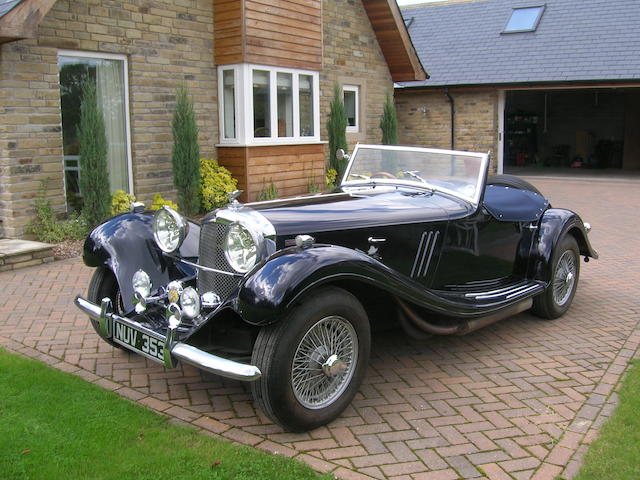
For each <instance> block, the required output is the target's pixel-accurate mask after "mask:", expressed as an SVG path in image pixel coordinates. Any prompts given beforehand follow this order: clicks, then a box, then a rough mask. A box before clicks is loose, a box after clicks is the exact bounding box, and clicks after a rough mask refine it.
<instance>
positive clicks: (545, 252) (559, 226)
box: [530, 208, 598, 282]
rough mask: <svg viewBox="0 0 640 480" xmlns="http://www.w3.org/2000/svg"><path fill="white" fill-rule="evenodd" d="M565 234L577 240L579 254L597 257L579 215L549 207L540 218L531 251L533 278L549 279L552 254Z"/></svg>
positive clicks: (547, 280) (548, 280) (545, 280)
mask: <svg viewBox="0 0 640 480" xmlns="http://www.w3.org/2000/svg"><path fill="white" fill-rule="evenodd" d="M565 235H573V237H574V238H575V239H576V242H578V248H579V249H580V255H583V256H584V257H585V258H593V259H597V258H598V252H597V251H596V250H595V249H594V248H593V247H592V246H591V242H590V241H589V236H588V232H587V230H586V228H585V226H584V222H583V221H582V219H581V218H580V216H579V215H578V214H577V213H575V212H572V211H570V210H564V209H560V208H550V209H548V210H547V211H546V212H545V213H544V215H543V216H542V218H541V219H540V223H539V225H538V238H537V241H536V242H535V243H534V247H533V249H532V251H531V257H530V261H531V274H532V277H533V278H534V279H536V280H541V281H544V282H550V281H551V273H552V272H551V268H552V265H551V262H552V259H553V254H554V252H555V250H556V247H557V246H558V244H559V243H560V241H561V239H562V238H563V237H564V236H565Z"/></svg>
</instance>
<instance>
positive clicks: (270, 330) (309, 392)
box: [252, 288, 371, 431]
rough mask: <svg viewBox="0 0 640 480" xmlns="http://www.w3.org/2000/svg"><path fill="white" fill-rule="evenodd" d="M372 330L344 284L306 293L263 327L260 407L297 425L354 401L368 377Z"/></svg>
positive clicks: (327, 416)
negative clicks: (281, 318)
mask: <svg viewBox="0 0 640 480" xmlns="http://www.w3.org/2000/svg"><path fill="white" fill-rule="evenodd" d="M370 342H371V334H370V328H369V321H368V319H367V315H366V313H365V311H364V309H363V308H362V305H361V304H360V302H358V300H357V299H356V298H355V297H354V296H353V295H351V294H350V293H348V292H346V291H345V290H342V289H340V288H326V289H323V290H321V291H319V292H318V293H316V294H314V295H312V296H310V297H308V298H306V299H305V300H304V301H303V302H302V303H300V304H299V305H297V306H296V307H295V308H294V309H293V310H292V312H291V314H290V315H289V316H288V318H287V319H285V320H284V321H282V322H279V323H278V324H276V325H273V326H269V327H265V328H263V329H262V330H261V331H260V332H259V334H258V338H257V340H256V343H255V346H254V350H253V357H252V361H253V364H254V365H257V366H258V367H259V368H260V369H261V371H262V377H261V378H260V380H258V381H256V382H254V383H252V391H253V396H254V399H255V401H256V403H257V405H258V407H259V408H260V409H261V410H262V411H263V412H264V413H265V414H267V415H268V416H269V417H270V418H271V419H272V420H273V421H275V422H276V423H279V424H280V425H282V426H283V427H284V428H285V429H287V430H291V431H306V430H311V429H313V428H316V427H319V426H321V425H324V424H326V423H329V422H330V421H332V420H333V419H335V418H336V417H338V415H340V413H341V412H342V411H343V410H344V409H345V408H346V407H347V406H348V405H349V403H350V402H351V400H352V399H353V397H354V395H355V394H356V392H357V391H358V387H359V386H360V383H361V382H362V378H363V377H364V374H365V371H366V368H367V363H368V359H369V346H370Z"/></svg>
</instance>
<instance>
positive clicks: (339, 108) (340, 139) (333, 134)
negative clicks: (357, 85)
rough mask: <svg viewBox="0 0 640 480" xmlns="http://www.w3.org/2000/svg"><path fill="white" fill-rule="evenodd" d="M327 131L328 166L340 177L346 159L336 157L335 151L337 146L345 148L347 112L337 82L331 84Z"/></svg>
mask: <svg viewBox="0 0 640 480" xmlns="http://www.w3.org/2000/svg"><path fill="white" fill-rule="evenodd" d="M327 132H328V135H329V166H330V167H331V168H333V169H334V170H335V171H336V172H338V177H337V178H342V174H343V173H344V169H345V168H346V166H347V161H346V160H345V159H342V160H340V159H338V158H337V157H336V151H337V150H338V149H339V148H342V149H343V150H345V151H346V150H347V133H346V132H347V112H346V111H345V108H344V100H343V94H342V87H341V86H340V85H339V84H338V83H335V84H334V85H333V100H331V104H330V107H329V120H328V121H327Z"/></svg>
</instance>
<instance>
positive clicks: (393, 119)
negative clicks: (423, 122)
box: [380, 93, 398, 145]
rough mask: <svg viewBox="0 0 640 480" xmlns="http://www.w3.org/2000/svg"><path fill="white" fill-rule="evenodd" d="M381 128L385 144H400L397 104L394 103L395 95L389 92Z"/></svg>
mask: <svg viewBox="0 0 640 480" xmlns="http://www.w3.org/2000/svg"><path fill="white" fill-rule="evenodd" d="M380 130H382V144H383V145H397V144H398V117H397V115H396V106H395V104H394V103H393V97H392V96H391V95H390V94H389V93H387V99H386V101H385V102H384V108H383V110H382V118H381V119H380Z"/></svg>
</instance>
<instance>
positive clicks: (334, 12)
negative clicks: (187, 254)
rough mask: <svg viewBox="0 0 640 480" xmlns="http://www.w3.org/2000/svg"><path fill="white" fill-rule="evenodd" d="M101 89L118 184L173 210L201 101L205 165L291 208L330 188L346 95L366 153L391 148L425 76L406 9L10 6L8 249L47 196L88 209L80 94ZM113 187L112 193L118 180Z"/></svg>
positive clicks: (353, 129) (108, 3) (311, 4)
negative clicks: (382, 122)
mask: <svg viewBox="0 0 640 480" xmlns="http://www.w3.org/2000/svg"><path fill="white" fill-rule="evenodd" d="M87 76H88V77H89V78H90V79H92V81H95V82H96V87H97V90H98V97H99V102H100V103H101V106H102V109H103V112H104V116H105V124H106V131H107V138H108V142H109V159H108V163H109V172H110V173H109V185H110V189H111V190H112V191H115V190H116V189H123V190H126V191H129V192H131V193H134V194H135V195H136V196H137V197H138V199H140V200H143V201H149V200H150V198H151V196H152V194H154V193H157V192H159V193H161V194H162V195H163V196H165V198H166V197H168V198H174V194H175V191H174V189H173V180H172V172H171V159H170V156H171V144H172V136H171V116H172V112H173V107H174V105H175V92H176V88H177V87H178V86H179V85H180V84H181V83H186V85H187V86H188V88H189V90H190V93H191V94H192V95H193V98H194V104H195V110H196V116H197V123H198V127H199V143H200V150H201V156H202V157H213V158H217V159H218V160H219V161H220V163H221V164H223V165H225V166H227V167H228V168H229V169H230V170H231V171H232V173H233V174H234V175H235V176H236V178H238V180H239V188H241V189H244V190H245V200H247V199H248V200H254V199H255V198H256V196H257V195H258V193H259V192H260V190H261V189H262V188H263V186H264V185H265V184H266V183H269V184H270V183H271V182H272V181H273V182H274V183H275V185H276V187H277V189H278V192H279V194H280V195H282V196H287V195H295V194H300V193H305V192H307V191H308V188H309V185H310V184H312V183H316V184H322V183H323V182H324V170H325V159H326V157H327V153H328V152H327V151H326V131H325V123H326V117H327V113H328V109H329V102H330V100H331V97H332V95H333V84H334V82H339V83H340V84H341V85H343V86H344V87H343V88H344V95H345V102H346V103H347V110H348V114H349V127H348V130H349V132H348V140H349V142H351V143H355V142H357V141H361V142H379V141H380V137H381V134H380V131H379V128H378V122H379V118H380V115H381V113H382V105H383V102H384V99H385V96H386V94H387V93H388V92H389V93H392V91H393V84H394V82H399V81H409V80H421V79H424V78H426V73H425V71H424V69H423V68H422V65H421V63H420V61H419V59H418V57H417V55H416V53H415V51H414V49H413V46H412V44H411V41H410V39H409V36H408V34H407V31H406V28H405V25H404V22H403V20H402V16H401V14H400V11H399V9H398V6H397V4H396V3H395V0H278V1H271V0H161V1H156V2H150V1H148V0H57V1H56V0H0V114H1V115H2V123H1V124H0V237H3V236H4V237H16V236H20V235H22V234H23V232H24V227H25V225H26V224H27V223H28V221H29V220H30V218H32V216H33V213H34V207H33V205H34V198H35V196H36V195H37V192H38V190H39V188H40V185H41V184H42V182H43V180H45V179H47V181H46V189H47V196H48V198H50V199H51V201H52V204H53V206H54V208H55V209H56V211H57V212H60V213H62V212H64V211H65V210H66V209H67V208H69V205H68V204H71V203H72V202H73V201H74V198H75V196H77V194H78V176H79V175H81V174H82V172H81V171H79V161H78V142H77V138H76V127H77V124H78V110H79V102H80V99H79V95H78V85H79V83H80V79H82V78H85V77H87ZM105 182H106V179H105Z"/></svg>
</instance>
